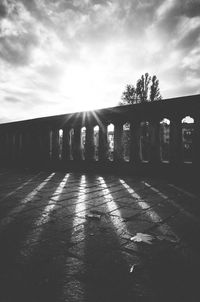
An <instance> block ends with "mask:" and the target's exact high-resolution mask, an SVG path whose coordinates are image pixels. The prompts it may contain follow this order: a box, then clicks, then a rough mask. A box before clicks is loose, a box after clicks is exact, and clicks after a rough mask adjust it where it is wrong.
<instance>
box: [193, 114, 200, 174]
mask: <svg viewBox="0 0 200 302" xmlns="http://www.w3.org/2000/svg"><path fill="white" fill-rule="evenodd" d="M192 164H193V165H194V167H195V168H197V169H198V168H199V165H200V117H196V118H195V119H194V132H193V137H192Z"/></svg>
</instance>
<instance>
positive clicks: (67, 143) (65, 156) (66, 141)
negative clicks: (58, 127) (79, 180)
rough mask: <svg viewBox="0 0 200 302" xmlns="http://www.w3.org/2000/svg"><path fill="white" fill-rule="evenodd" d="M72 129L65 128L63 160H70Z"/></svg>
mask: <svg viewBox="0 0 200 302" xmlns="http://www.w3.org/2000/svg"><path fill="white" fill-rule="evenodd" d="M69 131H70V129H69V128H68V127H66V126H65V127H64V128H63V147H62V160H63V161H67V160H70V134H69Z"/></svg>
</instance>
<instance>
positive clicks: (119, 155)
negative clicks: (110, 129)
mask: <svg viewBox="0 0 200 302" xmlns="http://www.w3.org/2000/svg"><path fill="white" fill-rule="evenodd" d="M122 135H123V123H120V122H119V123H117V124H115V127H114V161H116V162H121V161H123V146H122Z"/></svg>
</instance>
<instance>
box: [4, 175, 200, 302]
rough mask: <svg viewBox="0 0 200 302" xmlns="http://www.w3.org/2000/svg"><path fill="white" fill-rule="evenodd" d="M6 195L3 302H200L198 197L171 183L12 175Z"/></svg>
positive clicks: (71, 176) (7, 183) (101, 176)
mask: <svg viewBox="0 0 200 302" xmlns="http://www.w3.org/2000/svg"><path fill="white" fill-rule="evenodd" d="M0 199H1V201H0V301H1V302H13V301H15V302H16V301H20V302H25V301H26V302H45V301H48V302H51V301H52V302H61V301H62V302H63V301H66V302H74V301H77V302H81V301H88V302H111V301H120V302H127V301H132V302H133V301H139V302H140V301H148V302H149V301H153V302H157V301H159V302H160V301H176V302H178V301H181V302H182V301H190V302H192V301H200V276H199V275H200V273H199V272H200V270H199V269H200V260H199V250H200V232H199V231H200V219H199V218H200V202H199V199H198V197H196V196H194V195H193V194H190V193H188V192H186V191H184V190H181V189H180V188H178V187H176V186H174V185H171V184H167V183H166V182H165V181H163V180H155V179H147V178H146V179H141V178H140V179H139V178H134V177H133V178H131V177H127V178H126V177H122V178H119V177H117V176H108V175H107V176H103V175H91V174H90V175H82V174H78V173H76V174H73V173H70V174H66V173H63V172H55V173H52V172H49V173H48V172H30V171H21V172H19V171H7V170H2V171H0ZM138 233H139V234H138ZM140 233H142V235H141V234H140ZM150 235H151V236H150ZM135 236H136V237H135Z"/></svg>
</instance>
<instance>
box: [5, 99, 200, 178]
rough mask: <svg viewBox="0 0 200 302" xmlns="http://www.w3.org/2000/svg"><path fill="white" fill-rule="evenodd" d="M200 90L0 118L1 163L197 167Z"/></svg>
mask: <svg viewBox="0 0 200 302" xmlns="http://www.w3.org/2000/svg"><path fill="white" fill-rule="evenodd" d="M199 155H200V95H194V96H187V97H180V98H174V99H166V100H162V101H159V102H152V103H143V104H135V105H127V106H118V107H113V108H104V109H100V110H95V111H87V112H76V113H70V114H63V115H57V116H50V117H44V118H36V119H32V120H26V121H19V122H11V123H5V124H0V165H1V166H17V167H40V168H53V169H68V170H81V171H83V170H84V171H98V170H103V171H106V170H107V171H110V172H115V173H116V172H123V171H124V172H125V173H128V172H130V173H148V172H152V171H153V172H156V171H157V172H158V173H165V172H166V173H175V172H177V171H179V175H180V173H190V174H191V173H194V172H195V171H198V170H199V166H200V156H199Z"/></svg>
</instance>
